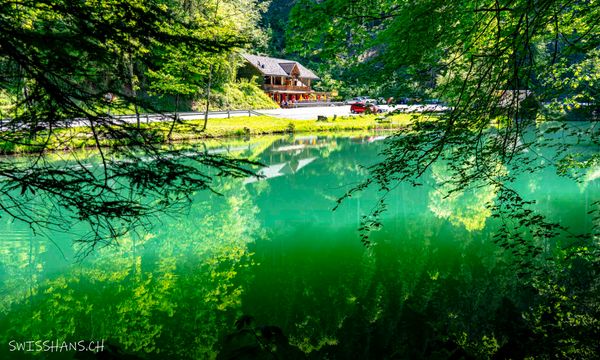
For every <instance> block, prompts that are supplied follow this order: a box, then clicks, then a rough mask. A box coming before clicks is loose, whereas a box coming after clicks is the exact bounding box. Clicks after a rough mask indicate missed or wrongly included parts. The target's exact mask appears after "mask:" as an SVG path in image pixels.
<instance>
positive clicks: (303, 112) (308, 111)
mask: <svg viewBox="0 0 600 360" xmlns="http://www.w3.org/2000/svg"><path fill="white" fill-rule="evenodd" d="M395 109H402V110H403V111H405V112H423V111H445V110H447V108H446V107H442V106H439V105H437V106H436V105H411V106H408V105H396V106H393V107H389V110H390V111H391V110H395ZM257 114H264V115H269V116H274V117H280V118H286V119H295V120H316V119H317V117H318V116H326V117H328V118H330V119H331V118H332V117H333V116H334V115H336V116H338V117H340V116H356V115H354V114H351V113H350V105H343V106H319V107H300V108H288V109H269V110H256V111H231V112H229V113H227V112H226V111H215V112H209V115H208V117H209V119H216V118H228V117H232V118H233V117H238V116H249V115H251V116H255V115H257ZM170 116H172V114H165V115H156V114H154V115H153V114H148V115H146V114H141V115H140V120H141V121H142V122H143V123H145V122H155V121H170V120H171V119H172V118H171V117H170ZM118 118H119V119H120V120H121V121H123V122H126V123H131V124H133V123H135V122H136V121H137V120H136V117H135V115H126V116H118ZM179 118H180V119H181V120H199V119H204V114H203V113H200V112H189V113H180V114H179ZM7 124H8V120H4V121H0V129H2V128H4V126H5V125H7ZM88 125H89V122H88V121H87V120H84V119H74V120H71V121H66V122H65V123H64V124H62V125H59V124H55V125H54V126H58V127H69V126H88Z"/></svg>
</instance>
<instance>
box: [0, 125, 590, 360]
mask: <svg viewBox="0 0 600 360" xmlns="http://www.w3.org/2000/svg"><path fill="white" fill-rule="evenodd" d="M385 141H386V140H385V134H378V133H373V134H364V133H361V134H348V135H347V136H322V135H306V136H304V135H303V136H296V137H291V136H286V137H278V136H272V137H264V138H258V139H253V141H249V142H244V141H241V140H237V141H236V142H232V143H231V144H227V143H223V145H222V146H221V147H219V148H217V149H215V151H229V152H232V153H234V154H235V155H236V156H246V157H251V158H253V159H255V160H257V161H259V162H261V163H262V164H264V165H265V166H264V167H263V168H262V169H261V170H260V173H261V175H263V177H264V178H262V179H257V178H247V179H235V180H221V181H219V182H218V184H216V189H217V190H218V191H219V192H221V193H222V196H215V195H212V194H209V193H198V194H197V195H196V196H195V198H194V200H193V202H192V204H191V206H190V208H189V209H187V210H185V211H183V212H173V213H168V214H164V215H162V216H161V218H160V221H157V222H156V223H155V224H153V226H152V227H150V228H148V229H147V230H145V231H140V232H139V233H137V234H131V235H129V236H126V237H124V238H121V239H120V240H119V242H118V245H116V246H109V247H104V248H98V249H96V250H95V251H93V252H92V253H91V254H89V255H88V256H86V257H83V258H82V257H79V256H78V254H80V250H81V245H79V244H76V243H73V240H74V239H76V234H75V235H73V234H70V235H68V234H51V237H50V239H49V238H47V237H44V236H41V235H38V236H35V235H34V234H33V233H32V232H31V230H30V229H28V228H27V227H26V226H24V225H22V224H19V223H17V222H12V221H10V219H8V217H6V216H3V217H2V218H1V219H0V234H2V239H1V242H0V289H1V290H0V291H1V297H0V358H11V359H12V358H17V359H18V358H31V357H34V358H48V359H62V358H74V357H75V358H92V357H91V354H90V353H86V352H81V353H78V352H74V351H59V350H57V349H54V351H45V352H41V353H37V352H35V351H32V352H29V351H11V350H14V349H15V348H16V344H17V343H24V342H27V341H34V342H35V341H37V342H38V343H33V345H32V343H29V344H27V346H29V347H30V348H31V347H33V349H35V347H36V346H42V347H43V346H44V345H45V344H44V343H43V342H44V341H52V342H55V343H61V344H62V342H63V341H64V342H69V343H73V342H75V343H77V342H80V341H81V342H85V344H87V343H89V342H94V341H103V343H102V344H103V345H104V350H105V351H106V352H108V353H110V354H111V356H113V357H108V358H111V359H112V358H131V359H136V358H142V359H179V358H181V359H213V358H221V359H273V358H278V359H296V358H299V359H301V358H314V359H324V358H329V359H367V358H373V359H380V358H398V359H400V358H439V359H445V358H450V357H454V358H457V359H458V358H461V357H464V358H469V357H476V358H488V357H492V355H493V354H496V356H497V357H498V356H500V358H502V354H508V355H507V356H509V357H515V358H519V357H522V356H521V355H523V356H525V355H531V352H533V354H541V355H542V356H543V355H544V354H546V352H547V351H548V349H550V348H552V347H553V346H557V344H563V345H564V346H565V347H568V346H571V345H569V344H575V343H573V341H577V339H580V338H587V337H589V336H593V335H594V334H597V332H598V328H599V327H598V321H599V319H598V318H597V317H594V315H590V314H594V311H597V309H598V304H597V301H596V302H595V303H594V302H592V303H590V302H589V299H590V298H591V299H592V300H593V299H596V300H597V297H596V296H597V295H598V291H599V290H598V289H599V288H598V287H597V286H591V285H590V282H588V281H587V280H585V279H588V277H590V276H592V278H593V274H595V273H593V271H595V270H594V269H591V270H590V268H589V266H588V265H587V263H585V261H584V260H580V261H579V262H578V263H573V262H570V260H569V259H570V258H569V257H568V256H566V255H565V256H562V255H561V254H563V253H564V251H563V250H562V248H561V247H562V246H564V244H565V242H566V241H567V239H566V238H564V239H563V238H561V237H560V236H559V237H558V238H556V239H546V240H539V239H536V240H535V241H537V242H538V245H539V246H540V248H542V249H543V253H542V258H541V259H540V256H537V257H528V259H529V258H531V259H532V260H531V264H534V265H535V266H534V265H531V266H532V268H533V270H531V271H521V270H523V269H522V268H520V266H528V265H523V263H522V262H520V261H518V260H522V258H519V257H518V255H517V254H516V253H515V252H511V251H510V250H511V249H510V248H505V247H502V246H499V245H498V244H497V242H495V241H494V235H495V234H496V233H497V231H498V230H499V229H501V228H502V227H503V226H505V224H503V222H502V219H498V218H494V217H492V212H491V210H490V209H489V207H486V203H488V202H490V201H494V198H495V197H496V192H495V189H494V188H492V187H485V186H484V187H480V188H477V189H474V190H470V191H467V192H462V193H455V194H453V195H452V196H446V194H445V193H444V192H443V191H442V190H443V179H444V174H445V172H446V168H445V166H446V165H444V164H443V163H437V164H434V166H432V167H431V168H430V170H429V171H428V172H427V173H426V174H425V177H424V181H423V185H422V186H417V187H413V186H411V185H409V184H405V185H404V184H403V185H400V186H398V187H397V188H396V189H395V190H394V191H393V192H392V193H390V194H389V195H388V196H387V202H388V210H387V211H386V212H385V213H383V215H382V222H383V227H382V228H381V229H377V231H373V232H372V233H371V234H370V239H371V242H372V244H373V245H372V246H370V247H366V246H364V245H363V244H362V243H361V238H360V234H359V231H358V228H359V227H360V220H361V216H362V215H364V214H365V213H367V212H368V211H370V209H372V208H373V206H374V205H375V204H376V202H377V200H378V193H377V192H376V191H374V190H367V191H364V192H362V193H359V194H358V195H356V196H353V197H351V198H349V199H347V200H345V201H344V202H343V203H342V205H341V206H340V207H339V208H338V209H337V210H336V211H332V208H333V207H334V206H335V202H336V199H338V198H339V197H340V196H342V195H343V194H344V193H345V192H346V191H347V190H349V189H350V188H352V186H355V185H356V184H358V183H359V182H360V181H361V180H363V179H364V177H365V176H366V175H367V170H366V169H365V168H364V166H368V165H372V164H374V163H376V162H377V160H378V152H379V151H380V150H381V149H382V148H383V147H384V146H385ZM544 151H551V150H544ZM572 151H578V152H592V153H594V152H598V147H597V146H593V145H589V144H588V145H586V144H581V146H579V145H578V147H577V148H576V149H575V150H572ZM540 161H543V159H541V160H540ZM598 178H600V170H599V169H598V168H591V169H589V170H588V173H586V175H585V176H584V177H582V180H581V181H579V182H577V181H573V180H572V179H569V178H568V177H561V176H558V175H557V174H556V171H555V169H554V168H553V167H551V166H548V167H545V168H543V169H541V170H539V171H537V172H534V173H521V174H518V175H517V178H516V180H515V181H514V184H513V185H514V188H515V189H517V190H518V191H519V193H520V194H521V196H522V197H523V198H525V199H535V200H536V201H537V203H536V204H535V208H534V210H535V211H536V212H538V213H540V214H543V215H544V216H545V217H546V218H547V219H549V220H551V221H556V222H560V223H561V224H562V225H564V226H566V227H568V228H569V229H570V231H571V232H574V233H586V232H591V231H592V230H593V226H594V223H593V221H594V220H593V219H592V217H590V216H589V215H588V212H589V211H592V210H594V206H596V205H595V204H593V203H594V201H596V200H598V199H600V180H598ZM596 226H597V225H596ZM74 232H75V233H76V232H77V229H74ZM532 241H534V240H532ZM595 241H596V242H597V239H596V240H595ZM515 246H516V245H515ZM563 255H564V254H563ZM580 263H581V264H580ZM519 264H520V265H519ZM573 264H574V265H573ZM578 264H579V265H578ZM596 264H597V263H596ZM590 266H591V265H590ZM555 269H559V270H560V271H558V272H557V271H555ZM596 270H597V269H596ZM564 274H567V275H566V277H565V276H564ZM565 279H571V280H572V281H571V280H569V281H566V280H565ZM574 297H575V298H577V299H582V301H584V300H585V299H587V300H585V303H584V304H580V303H579V302H577V301H575V300H573V299H574ZM557 299H558V300H557ZM560 299H562V300H560ZM572 300H573V301H575V302H573V301H572ZM585 306H588V307H589V309H588V310H585V309H587V308H585ZM582 309H584V310H582ZM594 309H595V310H594ZM573 339H575V340H573ZM569 341H572V342H571V343H569ZM590 341H593V340H592V339H590ZM48 344H50V343H48ZM577 344H578V343H577ZM588 345H589V346H588V347H581V349H582V350H581V351H583V352H582V354H583V356H584V357H585V356H588V355H589V356H591V357H593V353H592V352H590V351H592V350H593V348H594V343H593V342H592V343H591V344H588ZM561 346H562V345H561ZM577 346H581V345H577ZM561 349H562V347H561ZM528 352H529V353H528ZM499 354H500V355H499ZM86 356H88V357H86Z"/></svg>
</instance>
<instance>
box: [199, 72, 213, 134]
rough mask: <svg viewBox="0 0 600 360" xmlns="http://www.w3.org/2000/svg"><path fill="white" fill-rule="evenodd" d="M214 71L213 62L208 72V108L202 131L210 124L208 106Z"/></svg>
mask: <svg viewBox="0 0 600 360" xmlns="http://www.w3.org/2000/svg"><path fill="white" fill-rule="evenodd" d="M212 72H213V64H210V69H209V72H208V84H207V85H206V110H205V111H204V126H203V127H202V130H201V131H204V130H206V126H207V125H208V106H209V105H210V86H211V81H212Z"/></svg>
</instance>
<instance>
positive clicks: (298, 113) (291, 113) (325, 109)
mask: <svg viewBox="0 0 600 360" xmlns="http://www.w3.org/2000/svg"><path fill="white" fill-rule="evenodd" d="M386 108H387V109H388V110H389V111H392V110H396V109H401V110H403V111H404V112H425V111H446V110H448V108H447V107H445V106H441V105H395V106H390V107H386ZM257 111H258V112H259V113H261V114H265V115H271V116H275V117H282V118H287V119H297V120H316V119H317V116H319V115H321V116H327V117H328V118H331V117H333V116H334V115H337V116H338V117H339V116H356V115H354V114H351V113H350V105H344V106H321V107H306V108H292V109H273V110H257Z"/></svg>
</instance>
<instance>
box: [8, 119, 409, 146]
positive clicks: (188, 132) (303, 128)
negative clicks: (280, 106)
mask: <svg viewBox="0 0 600 360" xmlns="http://www.w3.org/2000/svg"><path fill="white" fill-rule="evenodd" d="M416 116H419V114H395V115H390V116H383V115H381V114H370V115H361V116H351V117H350V116H349V117H346V116H342V117H336V118H328V119H327V120H325V121H319V120H295V119H285V118H276V117H271V116H252V117H235V118H231V119H209V121H208V124H207V127H206V129H205V130H204V131H201V130H202V126H203V124H204V121H203V120H186V121H183V122H180V123H176V124H175V126H174V128H173V132H172V134H171V137H170V138H168V136H167V135H168V133H169V130H170V128H171V125H172V122H153V123H142V124H141V127H140V129H141V132H140V133H141V134H143V135H144V137H145V141H146V142H147V143H149V144H155V145H160V144H170V143H175V142H176V143H183V142H185V141H191V140H211V139H212V140H215V139H227V138H236V137H240V136H263V135H283V134H301V133H311V132H312V133H326V132H333V133H335V132H342V131H360V130H394V129H397V128H400V127H401V126H403V125H407V124H409V123H410V122H411V121H412V120H413V119H414V117H416ZM334 119H335V120H334ZM122 129H127V131H128V132H129V134H130V136H128V137H125V136H124V137H122V138H116V137H114V135H111V133H110V132H106V131H105V130H106V129H103V128H102V127H100V128H99V129H98V131H97V133H98V134H99V136H98V143H99V146H100V147H102V148H115V147H121V146H135V141H134V138H133V137H134V134H135V133H136V132H137V131H139V130H138V129H137V127H135V126H134V125H131V126H127V127H123V128H122ZM103 130H104V131H103ZM10 134H11V132H9V131H5V132H2V133H0V136H2V137H4V138H5V139H6V138H8V140H5V139H2V140H0V155H3V156H15V155H25V154H32V153H40V152H41V151H42V152H47V153H50V152H64V151H72V150H91V149H92V148H97V147H98V143H97V142H96V139H95V138H94V135H93V133H92V131H91V129H90V128H89V127H73V128H60V129H53V130H52V132H49V131H47V130H42V131H39V132H37V133H36V135H35V136H34V137H29V138H28V135H29V133H28V132H26V131H24V132H21V133H13V134H17V135H21V137H20V138H19V137H18V136H17V137H15V136H14V135H13V139H14V138H16V139H17V141H15V142H11V141H10V140H11V138H10V137H9V136H6V135H10Z"/></svg>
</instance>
